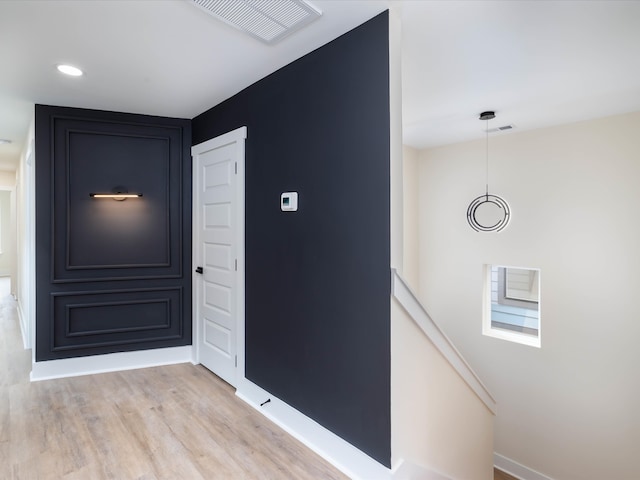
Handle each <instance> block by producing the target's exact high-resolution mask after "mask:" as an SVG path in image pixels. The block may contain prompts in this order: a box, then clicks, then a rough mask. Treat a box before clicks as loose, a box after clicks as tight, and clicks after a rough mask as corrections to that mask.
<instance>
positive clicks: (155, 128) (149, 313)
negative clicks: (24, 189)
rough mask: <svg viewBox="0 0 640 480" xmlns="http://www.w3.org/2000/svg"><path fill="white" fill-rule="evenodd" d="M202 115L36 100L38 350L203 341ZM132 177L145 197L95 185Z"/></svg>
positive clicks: (62, 353) (107, 349) (70, 353)
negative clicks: (195, 274)
mask: <svg viewBox="0 0 640 480" xmlns="http://www.w3.org/2000/svg"><path fill="white" fill-rule="evenodd" d="M190 141H191V122H190V121H189V120H182V119H168V118H159V117H149V116H143V115H130V114H122V113H114V112H101V111H95V110H83V109H74V108H64V107H50V106H43V105H37V106H36V288H37V290H36V291H37V293H36V360H38V361H41V360H50V359H58V358H66V357H76V356H83V355H92V354H98V353H111V352H120V351H128V350H142V349H149V348H158V347H168V346H178V345H188V344H190V343H191V274H190V265H191V156H190ZM116 186H125V187H127V188H128V190H129V191H130V192H132V193H134V192H141V193H142V194H143V197H142V198H139V199H127V200H125V201H115V200H111V199H95V198H91V197H89V193H100V192H107V193H108V192H110V191H111V190H112V188H114V187H116Z"/></svg>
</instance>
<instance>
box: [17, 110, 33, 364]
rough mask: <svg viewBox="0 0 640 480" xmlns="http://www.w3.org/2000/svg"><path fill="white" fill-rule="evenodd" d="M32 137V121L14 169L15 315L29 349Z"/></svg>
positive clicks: (31, 257) (31, 255) (31, 268)
mask: <svg viewBox="0 0 640 480" xmlns="http://www.w3.org/2000/svg"><path fill="white" fill-rule="evenodd" d="M34 139H35V128H34V123H33V120H32V122H31V126H30V128H29V134H28V136H27V140H26V141H25V144H24V146H23V149H22V154H21V156H20V163H19V165H18V171H17V172H16V182H17V186H16V193H17V195H16V197H17V201H16V211H17V221H16V224H17V225H16V226H17V248H16V250H17V275H16V282H15V283H16V288H15V292H16V298H17V299H18V316H19V318H20V326H21V328H22V334H23V340H24V345H25V348H30V347H31V346H32V345H33V334H34V329H35V318H34V317H35V246H34V244H35V237H34V235H35V207H34V205H35V168H34V165H35V152H34V151H33V148H34ZM34 352H35V350H34ZM32 355H33V353H32Z"/></svg>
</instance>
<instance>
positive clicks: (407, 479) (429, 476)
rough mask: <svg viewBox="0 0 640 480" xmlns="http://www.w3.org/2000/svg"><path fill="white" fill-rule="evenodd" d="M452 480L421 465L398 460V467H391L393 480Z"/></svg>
mask: <svg viewBox="0 0 640 480" xmlns="http://www.w3.org/2000/svg"><path fill="white" fill-rule="evenodd" d="M416 479H419V480H452V479H451V477H447V476H446V475H443V474H441V473H438V472H436V471H434V470H431V469H429V468H426V467H423V466H421V465H416V464H415V463H412V462H407V461H406V460H404V459H400V461H399V462H398V465H396V466H395V467H393V480H416Z"/></svg>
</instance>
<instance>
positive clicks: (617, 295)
mask: <svg viewBox="0 0 640 480" xmlns="http://www.w3.org/2000/svg"><path fill="white" fill-rule="evenodd" d="M484 146H485V144H484V141H474V142H468V143H464V144H458V145H453V146H448V147H442V148H436V149H432V150H428V151H422V152H420V167H419V170H420V184H419V188H420V194H419V215H420V220H419V240H420V247H419V258H420V268H419V285H420V293H419V295H420V298H421V300H422V301H423V303H424V304H425V306H426V308H427V309H428V310H429V312H430V313H431V315H432V317H433V318H434V320H435V321H436V322H438V323H439V324H440V326H441V327H442V328H443V330H444V331H445V333H446V334H447V335H448V336H449V337H450V338H451V339H452V340H453V342H454V344H455V345H456V346H457V347H458V349H459V350H460V351H461V352H462V354H463V355H464V356H465V357H466V358H467V360H468V361H469V363H470V364H471V366H472V368H474V369H475V370H476V372H477V373H478V374H479V376H480V378H481V379H482V380H483V381H484V382H485V384H486V385H487V387H488V389H489V391H491V393H492V394H493V396H494V397H495V398H496V400H497V403H498V415H497V417H496V437H495V451H496V452H497V453H499V454H501V455H504V456H506V457H508V458H510V459H512V460H515V461H517V462H519V463H521V464H523V465H525V466H527V467H529V468H532V469H534V470H537V471H539V472H541V473H543V474H546V475H548V476H550V477H552V478H554V479H558V480H561V479H567V480H568V479H573V480H578V479H580V480H601V479H604V478H612V479H613V478H616V479H624V480H627V479H629V480H630V479H632V478H638V472H640V454H639V453H638V452H639V450H638V446H639V445H640V413H638V406H639V405H640V373H639V371H638V369H639V366H640V347H639V346H638V344H637V342H638V339H639V338H640V314H639V312H640V308H639V306H638V303H637V301H636V300H637V298H638V292H640V275H638V274H637V272H638V266H639V265H640V247H639V245H640V220H639V219H640V211H639V210H638V208H639V207H640V113H632V114H627V115H621V116H615V117H609V118H604V119H600V120H594V121H589V122H582V123H576V124H571V125H565V126H560V127H556V128H550V129H541V130H536V131H530V132H513V133H508V134H502V135H500V134H497V135H494V136H492V137H490V168H491V177H490V193H495V194H498V195H501V196H503V197H504V198H505V199H507V200H508V202H509V204H510V206H511V209H512V220H511V224H510V225H509V226H508V227H507V229H506V230H504V231H503V232H500V233H497V234H496V233H478V232H475V231H473V230H472V229H471V228H470V227H469V225H468V224H467V221H466V209H467V207H468V205H469V203H470V202H471V200H472V199H473V198H475V197H476V196H478V195H480V194H482V193H484ZM490 263H497V264H502V265H510V266H522V267H534V268H540V269H541V337H542V348H535V347H528V346H524V345H519V344H513V343H509V342H506V341H504V340H499V339H495V338H490V337H485V336H483V335H482V333H481V332H482V326H481V322H482V318H481V313H482V312H481V309H482V280H483V276H482V269H483V265H484V264H490Z"/></svg>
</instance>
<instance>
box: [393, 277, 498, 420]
mask: <svg viewBox="0 0 640 480" xmlns="http://www.w3.org/2000/svg"><path fill="white" fill-rule="evenodd" d="M391 291H392V294H393V296H394V297H395V298H396V300H398V302H399V303H400V305H401V306H402V308H404V310H405V311H406V312H407V313H408V314H409V316H410V317H411V318H412V319H413V321H414V322H415V323H416V325H418V326H419V327H420V328H421V329H422V331H423V332H424V333H425V335H426V336H427V337H428V338H429V340H431V342H432V343H433V344H434V345H435V347H436V348H437V349H438V350H439V351H440V353H441V354H442V355H443V356H444V358H445V359H446V360H447V361H448V362H449V364H450V365H451V366H452V367H453V368H454V369H455V370H456V371H457V372H458V374H459V375H460V377H462V379H463V380H464V381H465V382H466V383H467V385H469V387H470V388H471V389H472V390H473V391H474V393H475V394H476V395H477V396H478V398H479V399H480V400H482V402H483V403H484V404H485V405H486V406H487V408H488V409H489V410H490V411H491V413H493V414H494V415H495V414H496V401H495V399H494V398H493V397H492V396H491V394H490V393H489V391H488V390H487V387H485V386H484V384H483V383H482V381H481V380H480V378H478V376H477V375H476V374H475V372H474V371H473V370H472V368H471V367H470V366H469V364H468V363H467V362H466V360H465V359H464V358H463V357H462V355H461V354H460V352H459V351H458V349H457V348H456V347H455V346H454V345H453V343H452V342H451V340H449V338H448V337H447V336H446V335H445V334H444V332H443V331H442V330H440V327H438V325H437V324H436V323H435V322H434V321H433V319H432V318H431V316H430V315H429V314H428V313H427V311H426V310H425V308H424V307H423V306H422V304H421V303H420V300H418V299H417V298H416V296H415V294H414V293H413V292H412V291H411V288H409V286H408V285H407V284H406V282H405V281H404V280H403V279H402V277H401V276H400V274H399V273H398V271H397V270H396V269H395V268H392V269H391Z"/></svg>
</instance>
